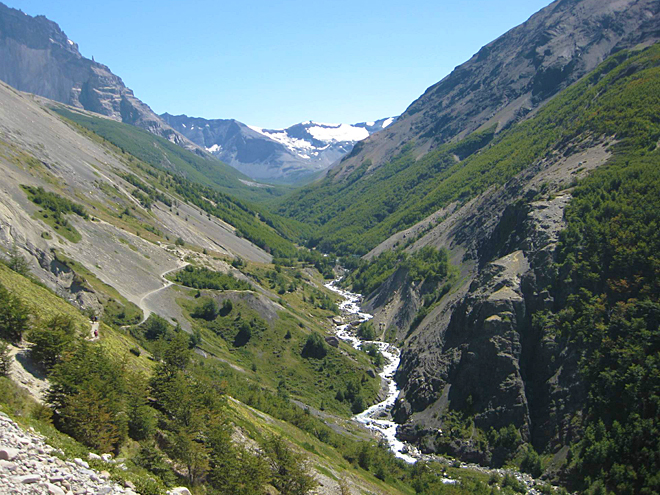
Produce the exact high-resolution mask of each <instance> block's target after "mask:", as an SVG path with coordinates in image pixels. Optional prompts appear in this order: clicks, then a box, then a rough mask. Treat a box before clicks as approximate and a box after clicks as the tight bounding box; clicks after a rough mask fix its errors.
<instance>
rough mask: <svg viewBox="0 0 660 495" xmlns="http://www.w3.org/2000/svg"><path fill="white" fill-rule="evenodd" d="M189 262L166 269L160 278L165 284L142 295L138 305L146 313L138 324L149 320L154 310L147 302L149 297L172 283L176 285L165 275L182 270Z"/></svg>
mask: <svg viewBox="0 0 660 495" xmlns="http://www.w3.org/2000/svg"><path fill="white" fill-rule="evenodd" d="M189 264H190V263H187V262H182V263H179V266H177V267H175V268H171V269H170V270H166V271H164V272H163V273H161V274H160V278H161V279H162V280H163V282H164V283H165V285H163V286H162V287H159V288H158V289H154V290H152V291H150V292H147V293H146V294H145V295H143V296H142V298H140V302H139V304H138V306H139V308H140V309H141V310H142V313H143V314H144V316H143V318H142V321H141V322H140V323H138V325H142V324H143V323H144V322H145V321H147V319H148V318H149V316H150V315H151V313H153V311H152V310H151V309H150V308H149V306H148V304H147V299H148V298H149V297H151V296H153V295H154V294H156V293H158V292H160V291H162V290H165V289H167V288H168V287H171V286H172V285H174V282H172V281H170V280H167V279H166V278H165V275H167V274H168V273H172V272H176V271H178V270H181V268H183V267H185V266H188V265H189Z"/></svg>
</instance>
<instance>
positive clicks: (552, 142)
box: [279, 46, 658, 254]
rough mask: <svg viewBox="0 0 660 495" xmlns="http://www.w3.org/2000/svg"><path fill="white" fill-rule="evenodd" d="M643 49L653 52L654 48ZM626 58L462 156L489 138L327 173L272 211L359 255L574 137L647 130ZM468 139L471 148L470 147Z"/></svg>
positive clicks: (407, 149) (325, 245)
mask: <svg viewBox="0 0 660 495" xmlns="http://www.w3.org/2000/svg"><path fill="white" fill-rule="evenodd" d="M649 51H650V52H652V53H657V51H658V47H657V46H655V47H651V48H650V49H649ZM630 56H631V54H630V53H629V52H622V53H619V54H617V55H616V56H614V57H612V58H611V59H609V60H608V61H606V62H604V63H603V64H602V65H601V66H600V67H599V68H598V69H597V70H596V71H594V72H593V73H592V74H591V75H589V76H588V77H586V78H585V79H583V80H582V81H581V82H580V83H578V84H577V85H575V86H573V87H571V88H569V89H568V90H566V91H564V92H563V93H562V94H560V95H559V96H558V97H556V98H555V99H554V100H552V101H551V102H550V103H548V104H547V105H546V106H545V107H544V108H543V109H541V111H540V112H539V113H538V115H537V116H536V117H534V118H533V119H531V120H529V121H526V122H523V123H521V124H519V125H516V126H514V127H512V128H511V129H509V130H508V131H506V132H504V133H502V134H501V135H499V136H497V137H496V138H495V139H494V140H493V141H492V142H491V143H490V144H487V147H486V148H484V149H482V150H481V151H480V152H476V153H472V154H470V155H469V156H467V157H465V158H464V159H463V160H461V161H458V162H457V161H456V160H455V158H454V156H453V155H454V154H457V155H459V156H464V155H466V154H469V153H470V152H472V151H475V149H474V148H478V146H479V145H482V144H486V143H488V139H478V136H475V135H472V136H471V137H468V138H467V140H464V141H461V142H459V143H456V144H449V145H444V146H441V147H440V148H439V149H438V150H436V151H433V152H431V153H429V154H427V155H425V156H424V157H422V158H421V159H419V160H416V159H415V157H414V156H413V152H412V146H404V147H403V148H402V150H401V152H400V154H399V155H398V156H396V157H395V158H394V159H393V160H392V161H390V162H389V163H387V164H386V165H384V166H382V167H380V168H378V169H377V170H375V171H373V172H371V171H368V168H369V166H370V163H369V160H366V161H365V162H364V163H363V164H362V165H361V166H360V167H358V168H357V169H356V170H354V171H353V172H352V173H351V174H350V175H349V176H348V177H347V178H346V179H344V180H343V181H341V182H335V181H334V177H333V174H332V173H330V174H329V175H328V176H327V177H326V178H325V179H323V180H322V181H320V182H318V183H316V184H314V185H312V186H309V187H307V188H305V189H303V190H301V191H299V192H297V193H295V194H293V195H292V196H291V197H289V198H287V199H286V200H284V201H283V202H282V204H281V205H280V207H279V213H281V214H283V215H287V216H290V217H292V218H295V219H297V220H299V221H303V222H307V223H308V224H311V225H314V226H316V229H317V231H316V233H315V235H314V237H313V238H312V241H311V242H312V244H313V245H319V246H320V247H321V248H322V249H323V250H327V251H333V252H338V253H349V252H352V253H358V254H364V253H366V252H368V251H369V250H370V249H372V248H373V247H375V246H376V245H377V244H378V243H379V242H381V241H383V240H384V239H386V238H387V237H389V236H390V235H392V234H394V233H395V232H398V231H400V230H402V229H404V228H407V227H409V226H411V225H413V224H414V223H416V222H418V221H420V220H422V219H423V218H425V217H426V216H428V215H429V214H431V213H432V212H434V211H437V210H438V209H440V208H442V207H443V206H446V205H448V204H449V203H451V202H453V201H458V202H461V203H462V202H465V201H467V200H469V199H470V198H473V197H474V196H475V195H477V194H479V193H481V192H483V191H484V190H486V189H487V188H488V187H490V186H491V185H501V184H504V183H505V182H506V181H507V180H509V179H510V178H511V177H513V176H514V175H515V174H517V173H518V172H520V171H521V170H523V169H525V168H526V167H528V166H530V165H531V164H532V163H534V162H535V161H536V160H538V159H540V158H543V157H545V156H549V155H550V154H551V153H553V152H554V150H557V149H562V148H564V147H566V145H568V144H569V143H570V142H571V141H572V140H574V139H576V138H578V137H579V136H581V135H592V136H595V137H599V136H601V135H603V134H605V135H614V134H617V136H618V135H620V134H621V133H624V134H625V133H631V132H635V130H636V129H637V126H642V127H640V128H643V126H646V125H648V119H649V112H652V109H653V105H648V102H645V101H643V100H638V101H630V100H629V96H630V94H631V93H629V92H623V90H624V89H625V88H626V87H627V84H628V83H630V82H631V80H633V79H634V78H635V76H634V75H630V74H626V73H625V72H624V71H622V70H620V65H619V64H621V63H622V62H623V61H624V60H626V59H627V58H628V57H630ZM631 63H632V64H633V65H634V63H635V62H631ZM633 65H630V64H628V65H626V67H629V68H630V67H633ZM631 70H632V69H631ZM635 98H637V96H635ZM630 109H632V110H630ZM485 132H487V131H485ZM468 140H472V141H473V144H475V146H469V144H470V143H469V142H466V141H468ZM465 150H467V153H466V151H465Z"/></svg>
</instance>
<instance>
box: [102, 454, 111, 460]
mask: <svg viewBox="0 0 660 495" xmlns="http://www.w3.org/2000/svg"><path fill="white" fill-rule="evenodd" d="M101 459H103V460H104V461H105V462H112V454H101Z"/></svg>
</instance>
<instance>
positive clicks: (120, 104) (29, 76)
mask: <svg viewBox="0 0 660 495" xmlns="http://www.w3.org/2000/svg"><path fill="white" fill-rule="evenodd" d="M0 80H2V81H5V82H6V83H7V84H9V85H11V86H13V87H14V88H16V89H19V90H21V91H26V92H28V93H34V94H36V95H39V96H44V97H46V98H49V99H51V100H55V101H59V102H62V103H66V104H67V105H71V106H74V107H77V108H83V109H85V110H89V111H92V112H96V113H99V114H102V115H107V116H108V117H111V118H113V119H116V120H120V121H122V122H125V123H127V124H132V125H135V126H138V127H141V128H143V129H146V130H148V131H149V132H152V133H153V134H156V135H158V136H162V137H164V138H166V139H169V140H170V141H172V142H173V143H176V144H179V145H181V146H184V147H186V148H188V149H194V150H197V151H199V152H200V153H201V150H198V148H197V147H196V146H194V145H193V144H192V143H191V142H190V141H188V140H187V139H185V138H184V137H183V136H181V135H180V134H178V133H177V132H176V131H174V130H173V129H172V128H171V127H170V126H168V125H167V124H165V123H164V122H163V121H162V120H161V119H160V118H159V117H158V116H157V115H156V114H155V113H154V112H153V111H152V110H151V109H150V108H149V107H148V106H147V105H146V104H144V103H143V102H142V101H140V100H139V99H138V98H136V97H135V95H134V94H133V91H131V90H130V89H129V88H127V87H126V86H125V85H124V83H123V81H122V80H121V78H119V77H118V76H116V75H115V74H113V73H112V72H111V71H110V69H109V68H108V67H107V66H105V65H102V64H99V63H97V62H94V61H93V60H89V59H87V58H85V57H83V56H82V55H81V54H80V52H79V51H78V45H77V44H76V43H75V42H73V41H72V40H70V39H69V38H68V37H67V36H66V34H65V33H64V32H63V31H62V30H61V29H60V28H59V26H58V25H57V24H56V23H54V22H52V21H50V20H48V19H46V18H45V17H43V16H37V17H31V16H29V15H26V14H24V13H23V12H21V11H19V10H15V9H11V8H9V7H7V6H6V5H4V4H2V3H0Z"/></svg>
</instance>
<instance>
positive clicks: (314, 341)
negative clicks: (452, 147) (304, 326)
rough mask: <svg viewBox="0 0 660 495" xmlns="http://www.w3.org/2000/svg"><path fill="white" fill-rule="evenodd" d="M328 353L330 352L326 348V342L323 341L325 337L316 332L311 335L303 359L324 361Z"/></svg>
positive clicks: (306, 343)
mask: <svg viewBox="0 0 660 495" xmlns="http://www.w3.org/2000/svg"><path fill="white" fill-rule="evenodd" d="M327 353H328V350H327V348H326V346H325V340H323V337H321V335H320V334H318V333H316V332H312V333H311V334H309V336H308V337H307V341H306V342H305V346H304V347H303V350H302V357H304V358H315V359H323V358H324V357H325V356H326V354H327Z"/></svg>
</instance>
